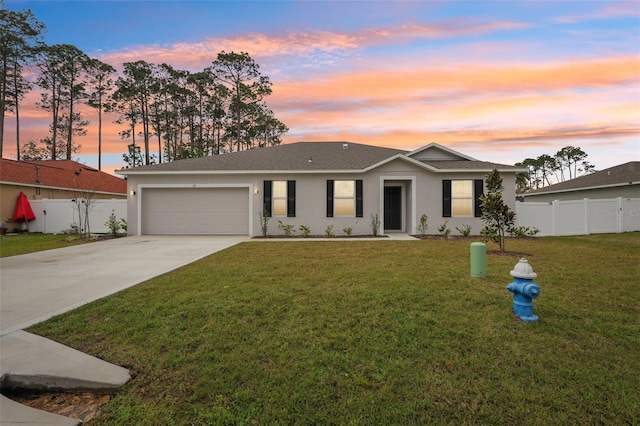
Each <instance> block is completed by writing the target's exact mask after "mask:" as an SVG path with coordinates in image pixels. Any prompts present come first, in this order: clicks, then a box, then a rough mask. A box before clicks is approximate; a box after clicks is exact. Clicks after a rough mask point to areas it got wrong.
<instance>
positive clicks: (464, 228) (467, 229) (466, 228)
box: [456, 223, 472, 237]
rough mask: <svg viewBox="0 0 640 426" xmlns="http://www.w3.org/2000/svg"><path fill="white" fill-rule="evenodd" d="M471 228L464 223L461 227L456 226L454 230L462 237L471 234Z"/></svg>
mask: <svg viewBox="0 0 640 426" xmlns="http://www.w3.org/2000/svg"><path fill="white" fill-rule="evenodd" d="M471 229H472V228H471V225H468V224H466V223H465V224H464V225H462V228H458V227H457V226H456V231H458V232H459V233H460V235H462V236H463V237H468V236H469V235H471Z"/></svg>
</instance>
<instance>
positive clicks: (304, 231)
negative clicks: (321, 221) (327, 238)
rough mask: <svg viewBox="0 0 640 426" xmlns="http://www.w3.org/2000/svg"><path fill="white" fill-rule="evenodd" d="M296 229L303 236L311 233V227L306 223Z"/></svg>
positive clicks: (305, 236)
mask: <svg viewBox="0 0 640 426" xmlns="http://www.w3.org/2000/svg"><path fill="white" fill-rule="evenodd" d="M298 229H299V230H300V232H301V233H302V236H303V237H304V238H307V237H308V236H309V234H311V228H310V227H308V226H306V225H300V226H299V227H298Z"/></svg>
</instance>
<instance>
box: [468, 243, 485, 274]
mask: <svg viewBox="0 0 640 426" xmlns="http://www.w3.org/2000/svg"><path fill="white" fill-rule="evenodd" d="M471 276H472V277H474V278H484V277H486V276H487V246H486V245H485V243H471Z"/></svg>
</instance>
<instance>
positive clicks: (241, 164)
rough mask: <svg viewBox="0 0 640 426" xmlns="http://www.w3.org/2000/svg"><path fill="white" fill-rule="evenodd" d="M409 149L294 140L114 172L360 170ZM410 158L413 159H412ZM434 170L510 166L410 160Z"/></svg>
mask: <svg viewBox="0 0 640 426" xmlns="http://www.w3.org/2000/svg"><path fill="white" fill-rule="evenodd" d="M408 154H410V151H404V150H400V149H393V148H385V147H379V146H372V145H364V144H358V143H353V142H295V143H290V144H285V145H277V146H274V147H269V148H259V149H251V150H248V151H240V152H233V153H227V154H221V155H214V156H210V157H201V158H190V159H185V160H177V161H172V162H169V163H163V164H156V165H150V166H141V167H135V168H132V169H122V170H118V171H117V172H116V173H117V174H122V175H129V174H132V175H133V174H146V173H160V174H162V173H167V174H171V173H199V172H203V173H204V172H217V171H221V172H236V173H237V172H256V171H275V172H285V171H286V172H322V171H362V170H365V169H367V168H369V167H371V166H375V165H376V164H379V163H382V162H384V161H386V160H389V159H391V158H393V157H396V156H406V157H405V158H406V159H410V157H409V156H408ZM411 160H413V159H411ZM413 161H416V162H417V163H422V164H425V165H427V166H428V167H430V168H431V169H433V170H434V171H437V170H443V171H444V170H445V169H446V171H450V170H464V171H474V170H491V169H493V168H495V167H499V168H501V169H507V168H513V169H514V170H515V169H517V168H515V167H513V166H504V165H499V164H495V163H487V162H483V161H475V160H474V161H469V160H459V161H457V160H456V161H453V160H451V161H443V160H433V161H431V160H413Z"/></svg>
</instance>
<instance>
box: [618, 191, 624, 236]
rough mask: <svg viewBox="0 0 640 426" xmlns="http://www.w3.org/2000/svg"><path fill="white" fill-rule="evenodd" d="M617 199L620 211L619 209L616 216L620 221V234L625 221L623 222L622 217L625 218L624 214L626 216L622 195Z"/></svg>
mask: <svg viewBox="0 0 640 426" xmlns="http://www.w3.org/2000/svg"><path fill="white" fill-rule="evenodd" d="M616 201H617V203H616V204H617V206H618V211H617V213H618V214H617V215H616V216H617V221H618V223H617V227H618V234H619V233H621V232H622V230H623V229H624V227H623V223H622V222H623V221H622V219H623V216H624V214H623V211H622V197H618V198H616Z"/></svg>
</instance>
